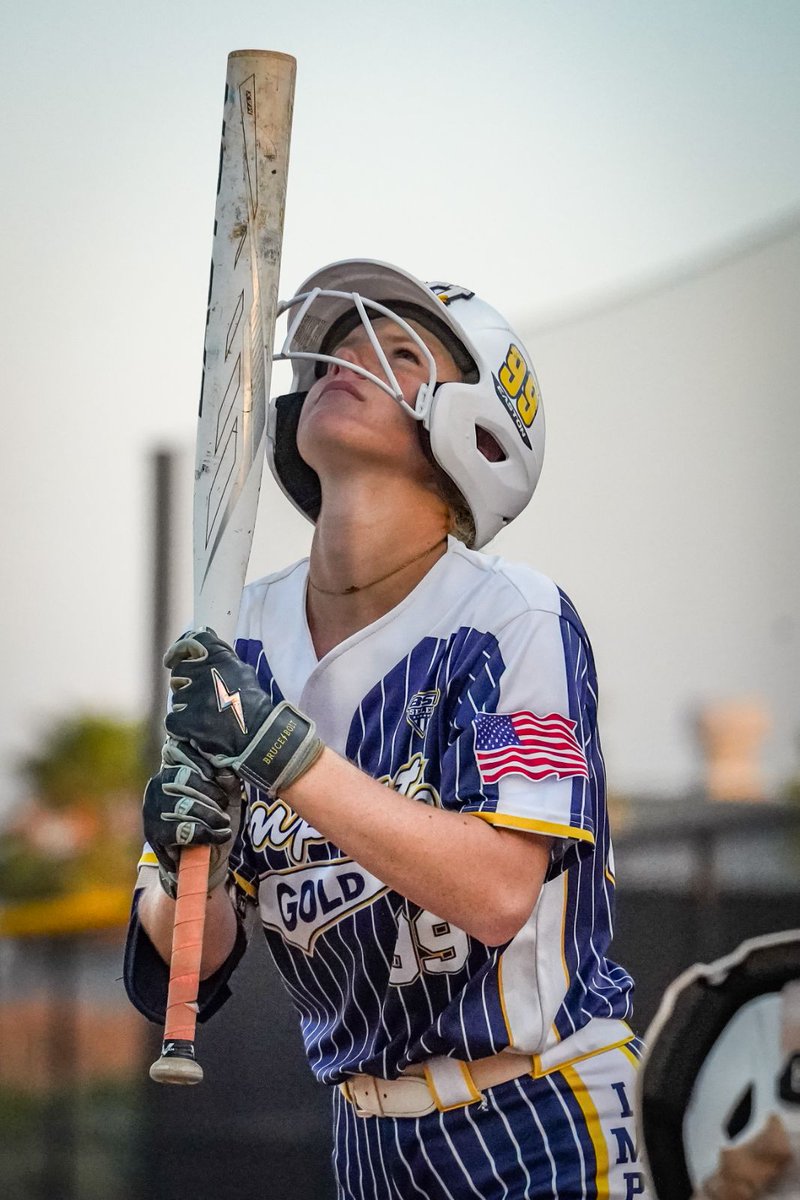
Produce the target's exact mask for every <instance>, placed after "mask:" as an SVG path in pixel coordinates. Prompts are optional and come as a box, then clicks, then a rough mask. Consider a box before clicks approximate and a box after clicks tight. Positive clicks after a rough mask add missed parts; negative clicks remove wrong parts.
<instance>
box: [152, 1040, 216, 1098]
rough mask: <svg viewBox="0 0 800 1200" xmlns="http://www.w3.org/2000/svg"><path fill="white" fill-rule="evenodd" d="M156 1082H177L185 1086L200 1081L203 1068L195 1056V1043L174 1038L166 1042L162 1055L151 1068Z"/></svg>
mask: <svg viewBox="0 0 800 1200" xmlns="http://www.w3.org/2000/svg"><path fill="white" fill-rule="evenodd" d="M150 1078H151V1079H152V1080H154V1081H155V1083H177V1084H181V1085H183V1086H186V1085H187V1084H192V1083H200V1082H201V1081H202V1079H203V1068H202V1067H201V1066H200V1063H199V1062H198V1061H197V1060H196V1058H195V1056H194V1043H193V1042H186V1041H179V1040H177V1039H172V1040H171V1041H166V1042H164V1044H163V1046H162V1047H161V1057H160V1058H158V1059H156V1061H155V1062H154V1063H153V1065H152V1067H151V1068H150Z"/></svg>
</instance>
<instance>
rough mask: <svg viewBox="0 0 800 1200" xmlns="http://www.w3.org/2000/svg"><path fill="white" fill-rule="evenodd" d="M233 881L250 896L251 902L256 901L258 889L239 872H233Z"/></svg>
mask: <svg viewBox="0 0 800 1200" xmlns="http://www.w3.org/2000/svg"><path fill="white" fill-rule="evenodd" d="M233 879H234V882H235V884H236V886H237V887H240V888H241V889H242V891H243V892H244V893H245V895H247V896H249V897H250V898H251V900H255V899H256V897H257V896H258V889H257V888H254V887H253V885H252V883H249V882H248V880H246V879H244V878H243V877H242V876H241V875H240V874H239V872H238V871H234V872H233Z"/></svg>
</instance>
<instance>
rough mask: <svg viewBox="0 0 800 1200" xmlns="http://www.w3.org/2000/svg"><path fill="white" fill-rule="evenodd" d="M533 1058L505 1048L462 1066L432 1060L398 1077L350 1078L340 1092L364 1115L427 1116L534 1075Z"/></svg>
mask: <svg viewBox="0 0 800 1200" xmlns="http://www.w3.org/2000/svg"><path fill="white" fill-rule="evenodd" d="M533 1069H534V1064H533V1058H532V1056H531V1055H530V1054H516V1053H515V1052H514V1051H513V1050H503V1051H502V1052H501V1053H500V1054H493V1055H492V1056H491V1057H490V1058H479V1059H476V1060H475V1061H473V1062H470V1063H466V1062H462V1061H461V1060H460V1059H457V1058H446V1057H443V1058H431V1059H429V1060H428V1062H426V1063H424V1064H423V1065H421V1066H412V1067H409V1068H408V1070H407V1072H406V1074H405V1075H401V1076H400V1078H399V1079H379V1078H378V1077H377V1076H376V1075H351V1076H350V1078H349V1079H348V1080H347V1081H346V1082H345V1083H343V1084H342V1085H341V1086H342V1091H343V1093H344V1095H345V1097H346V1098H347V1099H348V1100H349V1101H350V1103H351V1104H352V1105H353V1107H354V1108H355V1110H356V1112H357V1113H358V1115H359V1116H360V1117H424V1116H425V1115H426V1114H427V1113H431V1112H434V1111H435V1110H436V1109H438V1110H439V1112H448V1111H449V1110H450V1109H451V1108H463V1107H464V1106H465V1105H467V1104H474V1103H475V1102H476V1101H478V1100H482V1099H483V1095H482V1093H483V1092H484V1091H485V1090H486V1089H487V1088H491V1087H496V1086H497V1084H499V1083H507V1082H508V1081H509V1080H510V1079H517V1078H519V1076H520V1075H531V1074H533Z"/></svg>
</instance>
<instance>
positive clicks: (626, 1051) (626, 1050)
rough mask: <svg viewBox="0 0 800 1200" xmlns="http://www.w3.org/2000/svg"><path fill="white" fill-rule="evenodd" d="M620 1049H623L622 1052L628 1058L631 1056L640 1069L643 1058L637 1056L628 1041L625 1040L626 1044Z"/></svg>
mask: <svg viewBox="0 0 800 1200" xmlns="http://www.w3.org/2000/svg"><path fill="white" fill-rule="evenodd" d="M629 1040H630V1039H629ZM620 1050H621V1051H622V1053H623V1054H624V1055H625V1057H626V1058H629V1059H630V1060H631V1062H632V1063H633V1065H634V1067H635V1068H636V1070H637V1071H638V1070H639V1068H640V1067H641V1065H642V1062H641V1059H639V1058H637V1057H636V1055H635V1054H634V1053H633V1051H632V1050H631V1049H629V1047H628V1042H625V1043H624V1045H622V1046H620Z"/></svg>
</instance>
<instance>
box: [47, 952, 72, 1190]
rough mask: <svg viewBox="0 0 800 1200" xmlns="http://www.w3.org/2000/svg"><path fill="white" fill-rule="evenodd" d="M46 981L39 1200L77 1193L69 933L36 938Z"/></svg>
mask: <svg viewBox="0 0 800 1200" xmlns="http://www.w3.org/2000/svg"><path fill="white" fill-rule="evenodd" d="M41 949H42V951H43V954H44V962H45V971H46V978H47V979H48V980H49V984H50V986H49V995H48V1004H49V1014H48V1029H47V1035H46V1036H47V1061H48V1066H49V1074H50V1078H49V1087H48V1096H47V1103H46V1106H45V1112H44V1121H43V1128H42V1131H43V1139H44V1153H43V1155H42V1172H41V1176H40V1192H39V1195H40V1196H41V1198H42V1200H53V1198H54V1197H55V1196H58V1198H59V1200H76V1197H77V1194H78V1193H77V1150H78V1139H77V1107H76V1104H77V1083H78V1072H77V1067H78V1060H77V1053H78V1046H77V1043H78V1022H77V1018H78V996H77V990H78V964H77V961H76V960H77V954H78V943H77V939H75V938H72V937H52V938H44V939H42V943H41Z"/></svg>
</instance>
